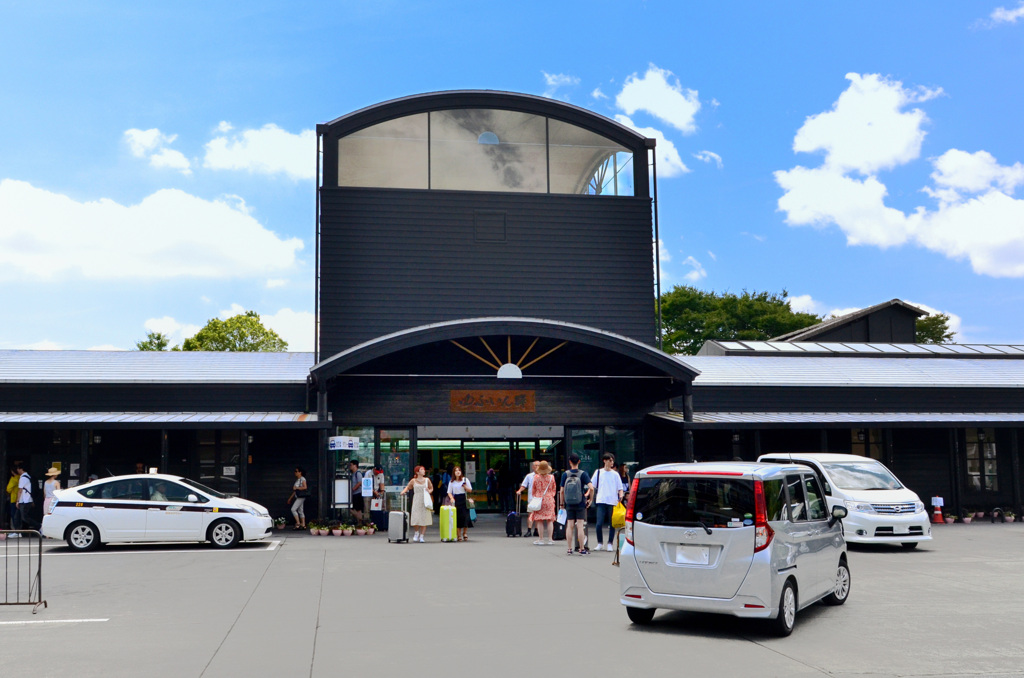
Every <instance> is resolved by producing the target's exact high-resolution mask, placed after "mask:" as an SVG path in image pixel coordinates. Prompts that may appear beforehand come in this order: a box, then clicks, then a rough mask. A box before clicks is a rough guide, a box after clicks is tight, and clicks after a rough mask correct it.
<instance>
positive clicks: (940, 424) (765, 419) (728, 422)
mask: <svg viewBox="0 0 1024 678" xmlns="http://www.w3.org/2000/svg"><path fill="white" fill-rule="evenodd" d="M650 416H652V417H654V418H656V419H661V420H663V421H668V422H671V423H673V424H678V425H680V426H683V427H685V428H688V429H750V428H787V429H790V428H864V427H868V426H876V427H881V426H884V427H886V428H945V427H956V428H961V427H966V426H971V425H981V426H993V427H998V426H1007V427H1012V426H1020V425H1021V424H1022V423H1024V412H694V413H693V421H691V422H687V421H684V419H683V413H682V412H651V413H650Z"/></svg>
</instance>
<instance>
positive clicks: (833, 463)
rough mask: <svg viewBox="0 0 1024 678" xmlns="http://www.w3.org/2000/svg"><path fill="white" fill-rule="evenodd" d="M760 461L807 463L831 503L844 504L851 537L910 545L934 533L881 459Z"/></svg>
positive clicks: (784, 456) (797, 456) (769, 457)
mask: <svg viewBox="0 0 1024 678" xmlns="http://www.w3.org/2000/svg"><path fill="white" fill-rule="evenodd" d="M757 460H758V461H760V462H768V463H774V464H792V463H797V464H806V465H807V466H810V467H811V468H812V469H814V470H815V472H816V473H817V474H818V479H819V480H820V481H821V485H822V489H823V490H824V492H825V498H826V500H827V501H828V506H829V509H831V508H832V507H833V506H845V507H846V510H847V511H849V515H848V516H847V517H846V518H845V519H844V520H843V530H844V536H845V537H846V541H847V542H850V543H862V544H880V543H887V542H888V543H899V544H902V545H903V548H906V549H913V548H917V545H918V544H919V543H920V542H922V541H929V540H930V539H931V538H932V526H931V522H930V521H929V519H928V512H927V511H926V510H925V506H924V502H922V501H921V498H920V497H918V496H917V494H915V493H914V492H913V490H909V489H907V487H906V486H905V485H904V484H903V483H901V482H900V481H899V479H898V478H896V476H895V475H893V473H892V471H890V470H889V469H887V468H886V467H885V466H884V465H883V464H882V463H881V462H879V461H876V460H874V459H872V458H870V457H862V456H860V455H856V454H827V453H824V452H822V453H817V452H808V453H797V452H794V453H792V454H790V453H789V452H785V453H775V454H762V455H761V456H760V457H758V459H757Z"/></svg>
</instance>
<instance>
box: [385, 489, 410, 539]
mask: <svg viewBox="0 0 1024 678" xmlns="http://www.w3.org/2000/svg"><path fill="white" fill-rule="evenodd" d="M402 541H404V542H405V543H407V544H408V543H409V512H408V511H406V510H405V495H404V494H403V495H402V510H401V511H391V512H390V513H388V543H389V544H390V543H391V542H402Z"/></svg>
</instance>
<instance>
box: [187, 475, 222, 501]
mask: <svg viewBox="0 0 1024 678" xmlns="http://www.w3.org/2000/svg"><path fill="white" fill-rule="evenodd" d="M181 482H183V483H185V484H186V485H188V486H190V487H194V488H196V489H197V490H202V491H203V492H205V493H206V494H208V495H210V496H211V497H217V499H227V498H228V495H226V494H223V493H221V492H218V491H217V490H211V489H210V488H209V487H207V486H206V485H203V484H202V483H197V482H196V481H194V480H189V479H188V478H182V479H181Z"/></svg>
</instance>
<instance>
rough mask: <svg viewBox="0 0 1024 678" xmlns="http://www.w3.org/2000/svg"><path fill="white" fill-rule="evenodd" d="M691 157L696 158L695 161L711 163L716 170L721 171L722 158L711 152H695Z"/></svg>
mask: <svg viewBox="0 0 1024 678" xmlns="http://www.w3.org/2000/svg"><path fill="white" fill-rule="evenodd" d="M693 157H695V158H697V160H700V161H701V162H707V163H712V162H713V163H715V166H716V167H718V169H722V156H720V155H718V154H717V153H713V152H711V151H697V152H696V153H694V154H693Z"/></svg>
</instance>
